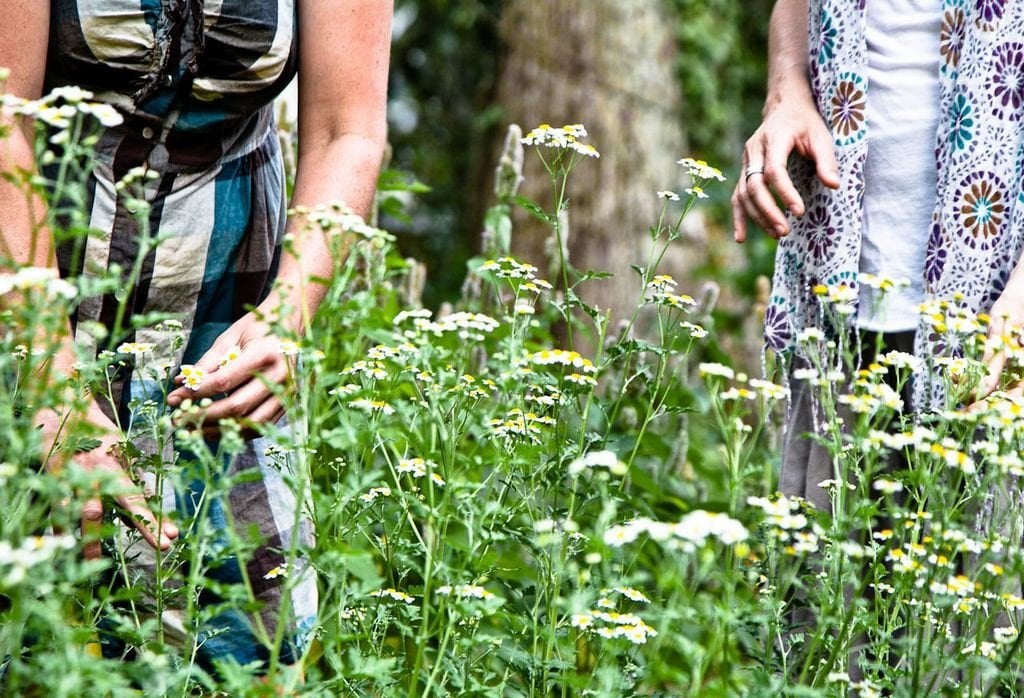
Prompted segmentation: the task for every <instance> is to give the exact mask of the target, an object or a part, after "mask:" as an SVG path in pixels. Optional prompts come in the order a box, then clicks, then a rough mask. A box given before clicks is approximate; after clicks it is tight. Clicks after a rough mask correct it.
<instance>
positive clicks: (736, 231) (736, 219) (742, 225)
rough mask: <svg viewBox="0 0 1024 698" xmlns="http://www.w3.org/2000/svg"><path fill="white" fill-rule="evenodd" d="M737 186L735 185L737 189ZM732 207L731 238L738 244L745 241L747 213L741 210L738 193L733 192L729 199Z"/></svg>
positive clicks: (741, 205)
mask: <svg viewBox="0 0 1024 698" xmlns="http://www.w3.org/2000/svg"><path fill="white" fill-rule="evenodd" d="M738 188H739V185H737V189H738ZM731 205H732V230H733V233H732V238H733V240H735V241H736V242H738V243H743V242H746V240H747V212H746V211H745V210H743V204H742V203H741V202H740V198H739V193H738V191H734V192H733V195H732V199H731Z"/></svg>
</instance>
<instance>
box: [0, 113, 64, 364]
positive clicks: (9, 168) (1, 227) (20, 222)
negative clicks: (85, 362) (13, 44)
mask: <svg viewBox="0 0 1024 698" xmlns="http://www.w3.org/2000/svg"><path fill="white" fill-rule="evenodd" d="M2 123H3V125H4V126H5V127H6V129H7V136H6V137H5V138H0V172H2V173H3V174H4V175H5V176H3V177H0V256H2V257H3V265H2V268H0V273H10V272H12V271H14V270H15V269H14V268H17V267H22V266H32V267H40V268H46V269H52V270H53V274H54V276H56V275H57V274H58V270H57V260H56V255H55V253H54V248H53V239H52V236H51V234H50V230H49V228H48V227H47V226H46V224H45V219H46V205H45V203H44V202H43V200H42V199H41V198H40V197H39V196H37V195H35V194H33V193H32V192H31V190H30V189H29V186H28V184H27V183H26V184H19V183H18V182H21V181H22V180H24V179H25V178H26V176H31V175H32V174H33V173H34V172H35V160H34V158H33V155H32V147H31V145H30V144H29V140H28V136H27V135H26V132H25V130H23V129H22V128H19V125H17V124H16V123H15V122H13V121H5V122H2ZM26 130H27V129H26ZM8 176H9V177H10V179H9V178H8ZM11 180H13V181H11ZM15 293H16V292H12V293H10V294H8V296H7V297H4V298H0V306H9V304H12V303H17V302H19V300H18V298H17V297H16V295H15ZM62 330H63V331H62V333H61V336H60V337H52V336H38V337H26V342H28V343H31V345H32V346H40V347H41V346H53V341H54V340H55V339H56V340H57V342H58V344H57V352H56V355H55V356H54V361H53V367H54V368H56V369H57V370H58V371H60V372H62V373H67V372H69V371H70V368H71V366H72V364H73V363H74V362H75V355H74V349H73V346H72V340H71V327H70V323H65V324H64V325H63V326H62Z"/></svg>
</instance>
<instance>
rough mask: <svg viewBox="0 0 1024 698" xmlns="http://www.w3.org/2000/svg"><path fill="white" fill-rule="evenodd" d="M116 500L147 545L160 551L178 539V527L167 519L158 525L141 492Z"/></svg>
mask: <svg viewBox="0 0 1024 698" xmlns="http://www.w3.org/2000/svg"><path fill="white" fill-rule="evenodd" d="M126 480H127V478H126ZM115 500H116V501H117V503H118V505H119V506H120V507H121V509H122V513H123V514H124V515H125V517H126V518H127V519H128V520H129V522H130V523H131V524H132V526H134V527H135V528H136V529H138V531H139V533H141V534H142V537H143V538H145V540H146V542H147V543H149V544H150V545H151V546H153V547H154V548H159V549H160V550H167V549H168V548H170V547H171V541H173V540H174V539H175V538H177V537H178V528H177V526H175V525H174V524H173V523H171V522H170V521H168V520H166V519H165V520H163V521H162V522H160V524H159V525H158V523H157V519H156V516H154V515H153V512H152V511H151V510H150V508H149V506H148V505H147V504H146V498H145V497H144V496H143V495H142V493H141V492H130V493H127V494H122V495H118V496H117V497H116V498H115Z"/></svg>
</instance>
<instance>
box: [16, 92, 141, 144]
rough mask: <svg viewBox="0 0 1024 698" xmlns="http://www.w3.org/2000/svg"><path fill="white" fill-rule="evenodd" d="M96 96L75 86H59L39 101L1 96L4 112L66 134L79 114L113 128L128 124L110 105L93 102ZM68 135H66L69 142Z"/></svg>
mask: <svg viewBox="0 0 1024 698" xmlns="http://www.w3.org/2000/svg"><path fill="white" fill-rule="evenodd" d="M94 97H95V95H93V93H92V92H89V91H88V90H83V89H82V88H80V87H75V86H72V85H68V86H64V87H57V88H54V89H53V90H51V91H50V93H49V94H46V95H43V96H42V97H40V98H39V99H22V98H21V97H15V96H14V95H6V94H5V95H0V109H2V111H3V112H4V113H5V114H11V115H17V116H27V117H30V118H33V119H36V120H38V121H42V122H43V123H45V124H47V125H48V126H51V127H53V128H55V129H60V130H61V131H62V132H66V131H68V130H69V129H70V127H71V125H72V123H73V120H74V119H75V117H76V116H77V115H79V114H81V115H84V116H91V117H93V118H95V119H96V120H97V121H98V122H99V123H100V124H101V125H102V126H104V127H106V128H110V127H112V126H117V125H119V124H121V123H122V122H123V121H124V117H122V116H121V114H120V113H119V112H118V111H117V109H115V108H114V107H112V106H110V105H109V104H104V103H102V102H94V101H91V100H92V99H93V98H94ZM66 138H67V136H64V139H65V140H66Z"/></svg>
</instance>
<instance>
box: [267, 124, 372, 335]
mask: <svg viewBox="0 0 1024 698" xmlns="http://www.w3.org/2000/svg"><path fill="white" fill-rule="evenodd" d="M300 140H301V134H300ZM310 141H311V142H308V143H306V144H305V146H302V145H300V152H299V159H298V166H297V168H296V170H297V172H296V180H295V191H294V194H293V197H292V206H293V207H307V208H313V207H315V206H317V205H319V204H330V203H335V202H341V203H344V204H345V205H346V206H348V208H350V209H352V211H354V212H355V213H357V214H359V215H361V216H364V217H365V216H368V215H369V213H370V210H371V209H372V207H373V197H374V192H375V191H376V185H377V176H378V174H379V172H380V166H381V160H382V158H383V153H384V141H383V138H382V137H380V136H376V137H374V136H365V135H362V134H356V133H352V134H341V135H339V136H337V137H333V138H325V139H317V138H315V137H311V138H310ZM288 230H289V233H290V234H291V238H292V242H291V244H290V245H289V249H287V250H286V251H285V252H284V254H283V255H282V259H281V266H280V269H279V272H278V279H279V288H280V290H281V292H282V295H283V297H282V298H281V299H280V300H281V301H283V302H284V303H285V304H286V305H288V306H289V307H290V308H292V309H293V311H295V312H296V313H298V317H297V318H296V321H295V322H294V323H292V324H293V325H294V329H296V330H298V331H302V330H303V329H304V327H303V325H304V324H305V322H306V321H308V318H309V317H310V316H312V314H313V313H314V312H316V309H317V308H318V307H319V305H320V303H321V301H322V300H323V298H324V295H325V294H326V293H327V286H326V285H325V284H324V283H323V282H322V281H320V280H321V279H324V280H329V279H330V278H331V276H332V275H333V272H334V269H335V268H336V265H337V264H338V262H340V261H341V260H342V259H343V258H344V256H345V255H347V254H348V249H349V247H350V246H351V242H352V241H351V239H350V238H348V237H346V236H344V235H340V234H339V232H338V231H333V232H331V233H326V234H325V233H324V232H323V231H321V230H320V229H319V227H317V226H308V225H306V221H305V220H304V219H303V218H302V216H301V215H299V216H296V217H294V218H293V219H292V220H291V221H290V222H289V228H288ZM329 235H330V236H334V238H333V239H330V238H329Z"/></svg>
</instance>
